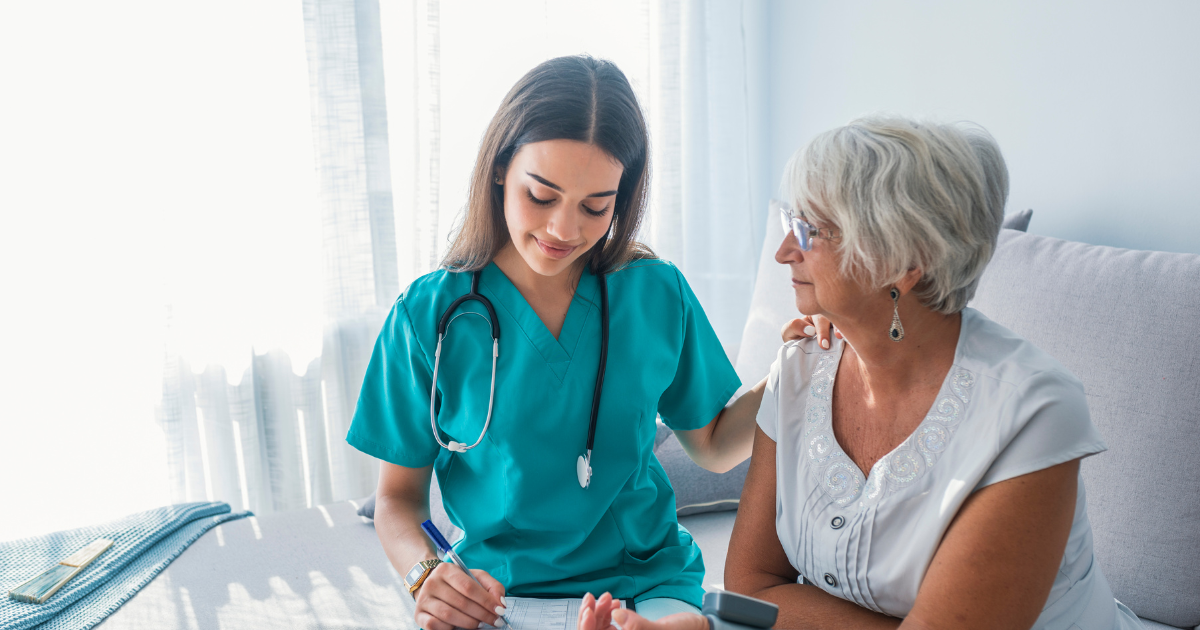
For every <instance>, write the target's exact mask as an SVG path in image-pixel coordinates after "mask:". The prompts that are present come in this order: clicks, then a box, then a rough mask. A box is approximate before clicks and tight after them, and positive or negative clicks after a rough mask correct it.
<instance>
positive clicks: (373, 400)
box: [347, 57, 762, 630]
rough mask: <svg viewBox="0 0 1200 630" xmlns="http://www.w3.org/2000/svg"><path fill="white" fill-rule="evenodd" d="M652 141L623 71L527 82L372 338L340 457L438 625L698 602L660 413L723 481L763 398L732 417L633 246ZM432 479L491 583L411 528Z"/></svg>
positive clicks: (713, 375) (560, 65) (696, 325)
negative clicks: (521, 604)
mask: <svg viewBox="0 0 1200 630" xmlns="http://www.w3.org/2000/svg"><path fill="white" fill-rule="evenodd" d="M647 144H648V142H647V135H646V125H645V121H644V119H643V117H642V113H641V110H640V108H639V106H638V103H637V99H636V98H635V97H634V94H633V91H632V90H631V89H630V86H629V82H628V81H627V80H626V78H625V76H624V75H623V74H622V73H621V71H620V70H619V69H617V67H616V66H614V65H613V64H611V63H609V62H606V61H601V60H596V59H592V58H590V57H563V58H558V59H553V60H550V61H547V62H545V63H543V64H541V65H539V66H538V67H536V68H534V69H533V70H532V71H530V72H529V74H527V75H526V76H525V77H524V78H522V79H521V80H520V81H519V82H518V83H517V84H516V85H515V86H514V87H513V89H512V90H511V91H510V92H509V94H508V95H507V96H506V97H505V99H504V101H503V103H502V104H501V106H500V109H499V111H498V112H496V115H495V117H494V118H493V119H492V122H491V124H490V125H489V127H488V130H487V132H486V135H485V136H484V139H483V142H482V144H481V147H480V150H479V157H478V159H477V161H476V164H475V171H474V176H473V179H472V182H471V190H470V196H469V202H468V207H467V216H466V218H465V220H464V222H463V225H462V228H461V229H460V230H459V232H458V234H457V235H456V237H455V240H454V243H453V245H452V247H451V249H450V252H449V253H448V254H447V256H446V259H445V260H444V261H443V264H442V268H441V269H439V270H438V271H435V272H433V273H430V274H428V275H425V276H423V277H421V278H419V279H418V280H416V281H415V282H413V283H412V285H410V286H409V287H408V289H407V290H406V291H405V292H404V294H403V295H402V296H401V297H400V299H399V300H398V301H397V302H396V305H395V307H394V308H393V309H392V312H391V314H390V316H389V318H388V320H387V322H386V324H385V325H384V327H383V331H382V332H381V333H380V335H379V340H378V342H377V344H376V346H375V351H374V355H373V356H372V359H371V363H370V366H369V367H368V369H367V374H366V378H365V380H364V382H363V387H362V393H361V397H360V398H359V402H358V409H357V411H356V413H355V416H354V421H353V424H352V426H351V427H350V432H349V435H348V436H347V441H348V442H349V443H350V444H351V445H353V446H354V447H356V448H358V449H359V450H361V451H363V452H365V453H367V454H369V455H372V456H374V457H377V458H379V459H380V460H382V467H381V472H380V478H379V489H378V498H377V502H376V508H375V524H376V528H377V530H378V532H379V538H380V541H381V542H382V543H383V548H384V550H385V552H386V553H387V555H388V558H389V559H390V560H391V562H392V564H393V566H395V568H396V569H397V570H398V571H399V572H400V573H401V574H402V575H405V576H407V578H406V583H407V584H408V585H409V587H410V590H411V591H412V592H413V595H414V597H415V598H416V621H417V622H418V623H419V624H420V625H421V627H422V628H425V629H426V630H450V629H451V628H454V627H460V628H475V627H477V626H479V625H480V624H493V625H502V624H503V620H502V619H500V618H499V615H500V614H501V613H502V612H503V600H502V599H501V598H502V596H503V595H504V594H505V593H509V594H512V595H517V596H534V595H537V596H559V597H581V596H584V595H585V594H594V593H604V592H608V593H612V594H613V595H614V596H616V597H617V598H632V599H634V600H635V601H637V602H638V610H639V612H640V613H642V614H643V615H646V616H649V617H651V618H654V617H659V616H663V615H665V614H669V613H673V612H679V611H687V610H696V607H697V606H699V603H700V598H701V595H702V592H703V591H702V589H701V585H700V580H701V579H702V577H703V575H704V565H703V561H702V559H701V557H700V549H699V548H698V547H697V546H696V544H695V543H694V542H693V541H692V538H691V536H690V535H689V534H688V532H687V530H686V529H684V528H683V527H680V526H679V524H678V521H677V520H676V517H675V498H674V493H673V492H672V490H671V486H670V483H669V482H668V481H667V478H666V475H665V474H664V472H663V469H662V467H661V465H660V464H659V463H658V460H657V459H656V458H655V457H654V454H653V447H654V435H655V417H656V416H661V417H662V419H663V421H664V422H665V423H666V424H667V425H668V426H669V427H671V428H672V429H673V430H675V432H676V435H677V436H678V437H679V439H680V442H681V443H682V444H683V446H684V448H685V449H686V450H687V452H688V453H689V455H690V456H691V457H692V459H694V460H695V461H696V462H697V463H699V464H700V465H702V466H704V467H705V468H708V469H710V470H714V471H725V470H728V469H730V468H732V467H733V466H735V465H736V464H737V463H739V462H741V461H742V460H744V459H745V458H746V457H748V456H749V454H750V449H751V445H752V441H753V435H754V415H755V412H756V410H757V408H758V404H759V400H760V399H761V396H762V386H761V385H760V386H759V387H758V388H756V389H755V390H753V391H752V392H751V393H750V394H748V395H745V396H743V397H741V398H740V399H739V400H738V401H737V402H735V403H733V404H731V405H730V406H729V407H726V406H725V405H726V402H728V401H729V399H730V397H731V396H732V395H733V394H734V392H735V391H736V390H737V388H738V387H739V386H740V382H739V380H738V378H737V376H736V374H735V373H734V370H733V367H732V366H731V365H730V363H729V360H728V359H727V358H726V356H725V352H724V350H722V348H721V345H720V343H719V342H718V340H717V337H716V335H715V334H714V332H713V330H712V327H711V326H710V325H709V323H708V320H707V319H706V318H705V316H704V312H703V311H702V310H701V308H700V304H699V303H698V302H697V300H696V297H695V295H693V293H692V291H691V289H690V288H689V287H688V285H687V282H686V281H685V280H684V279H683V276H682V275H680V273H679V271H678V270H677V269H676V268H675V267H674V266H672V265H671V264H670V263H667V262H665V261H662V260H658V259H656V258H655V257H654V255H653V254H652V253H651V252H650V250H649V249H647V248H646V247H645V246H643V245H641V244H639V243H637V242H636V241H635V240H634V239H635V236H636V234H637V231H638V227H639V225H640V224H641V222H642V218H643V215H644V213H645V207H646V186H647V181H648V157H647ZM463 296H470V298H469V299H468V300H466V301H460V298H462V297H463ZM477 298H485V299H486V303H485V301H484V300H481V299H477ZM431 395H432V397H431ZM432 472H436V473H437V476H438V482H439V484H440V486H441V489H442V494H443V502H444V505H445V507H446V511H447V512H448V514H449V515H450V517H451V519H452V520H453V521H454V523H455V524H456V525H458V526H459V527H461V528H462V529H463V531H464V533H465V534H464V536H463V538H462V539H461V540H460V541H459V542H458V543H457V544H456V546H455V547H456V550H457V552H458V554H459V555H460V556H461V557H462V558H463V560H464V562H465V563H466V564H467V565H468V566H470V567H471V568H472V569H473V570H474V574H475V576H476V577H477V578H478V579H479V581H480V582H481V583H482V586H481V585H480V584H476V583H475V582H474V581H472V580H470V579H469V578H468V577H467V576H466V574H464V573H463V572H462V571H460V570H459V569H457V568H455V567H447V566H441V565H438V564H437V563H436V557H437V556H436V553H435V550H434V547H433V546H432V545H431V544H430V542H429V540H428V539H427V538H426V536H425V534H424V533H423V532H422V530H421V529H420V523H421V522H422V521H424V520H426V519H427V518H429V485H430V475H431V473H432ZM589 601H591V600H590V599H589ZM607 602H608V600H605V603H606V604H607Z"/></svg>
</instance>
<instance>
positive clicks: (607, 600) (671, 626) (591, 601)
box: [579, 593, 708, 630]
mask: <svg viewBox="0 0 1200 630" xmlns="http://www.w3.org/2000/svg"><path fill="white" fill-rule="evenodd" d="M613 622H616V624H617V625H619V626H620V628H621V630H708V620H707V619H705V618H704V617H703V616H702V615H697V614H695V613H675V614H674V615H667V616H666V617H663V618H662V619H659V620H658V621H649V620H647V619H646V618H645V617H642V616H641V615H639V614H637V613H635V612H632V611H628V610H625V609H624V608H621V602H620V600H615V599H613V597H612V595H609V594H608V593H605V594H603V595H601V596H600V599H596V598H594V597H592V595H591V593H588V594H587V595H584V596H583V603H582V604H581V605H580V606H579V630H615V628H616V626H614V625H613Z"/></svg>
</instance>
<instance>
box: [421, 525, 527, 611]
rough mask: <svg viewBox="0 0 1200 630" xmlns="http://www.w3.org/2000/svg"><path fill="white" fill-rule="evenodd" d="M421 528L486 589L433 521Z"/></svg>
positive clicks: (444, 552)
mask: <svg viewBox="0 0 1200 630" xmlns="http://www.w3.org/2000/svg"><path fill="white" fill-rule="evenodd" d="M421 529H422V530H423V531H424V532H425V535H426V536H429V540H432V541H433V544H434V546H436V547H437V548H438V551H440V552H441V553H442V554H444V555H445V556H446V557H447V558H449V559H450V560H451V563H452V564H454V565H456V566H458V568H460V569H462V570H463V573H466V574H467V577H469V578H471V579H472V580H475V583H476V584H478V585H479V586H481V587H483V590H485V591H486V590H487V587H486V586H483V582H480V581H479V578H477V577H475V574H474V573H471V570H470V569H468V568H467V565H466V564H464V563H463V561H462V558H459V557H458V554H457V553H454V548H453V547H451V546H450V543H449V542H447V541H446V537H445V536H443V535H442V532H440V531H438V528H437V526H436V525H434V524H433V521H425V522H424V523H421ZM500 618H501V619H503V620H504V624H505V625H511V623H510V622H509V621H508V617H505V616H504V615H500Z"/></svg>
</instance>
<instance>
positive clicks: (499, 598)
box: [414, 562, 505, 630]
mask: <svg viewBox="0 0 1200 630" xmlns="http://www.w3.org/2000/svg"><path fill="white" fill-rule="evenodd" d="M471 574H472V575H474V576H475V578H476V579H478V580H479V581H480V582H482V583H483V586H480V585H478V584H476V583H475V580H472V579H471V578H469V577H467V575H466V574H465V573H463V572H462V569H460V568H458V567H456V566H454V565H452V564H450V563H448V562H443V563H442V564H439V565H438V566H437V567H436V568H434V570H433V572H432V573H430V574H429V577H427V578H425V582H424V583H422V584H421V588H419V589H417V612H416V615H414V617H415V619H416V622H417V624H418V625H419V626H420V627H422V628H424V629H425V630H454V629H455V628H479V627H482V626H481V624H487V625H490V626H496V627H497V628H502V627H504V620H503V619H501V618H500V615H502V614H504V612H505V610H504V585H503V584H501V583H499V582H497V581H496V579H495V578H493V577H492V576H490V575H488V574H487V571H482V570H480V569H474V570H472V571H471ZM485 587H486V588H485Z"/></svg>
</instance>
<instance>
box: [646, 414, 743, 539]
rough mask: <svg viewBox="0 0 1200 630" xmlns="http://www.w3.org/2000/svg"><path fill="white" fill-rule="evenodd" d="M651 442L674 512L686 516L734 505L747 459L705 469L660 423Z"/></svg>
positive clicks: (740, 489)
mask: <svg viewBox="0 0 1200 630" xmlns="http://www.w3.org/2000/svg"><path fill="white" fill-rule="evenodd" d="M654 443H655V446H654V454H655V455H656V456H658V461H659V463H661V464H662V467H663V470H664V471H666V473H667V478H668V479H670V480H671V487H672V488H673V489H674V490H675V513H676V514H678V515H679V516H688V515H690V514H703V513H705V512H723V511H726V510H736V509H737V506H738V501H739V500H740V499H741V496H742V485H743V484H745V482H746V471H748V470H750V460H746V461H744V462H742V463H741V464H738V465H737V466H735V467H734V469H733V470H731V471H729V472H727V473H722V474H717V473H714V472H709V471H707V470H705V469H703V468H701V467H700V466H698V465H696V462H693V461H692V459H691V458H690V457H688V455H687V453H685V452H684V450H683V445H681V444H680V443H679V440H678V439H677V438H676V437H675V434H674V433H672V432H671V430H670V429H668V428H667V427H666V425H664V424H661V423H660V424H659V425H658V435H656V436H655V440H654Z"/></svg>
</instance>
